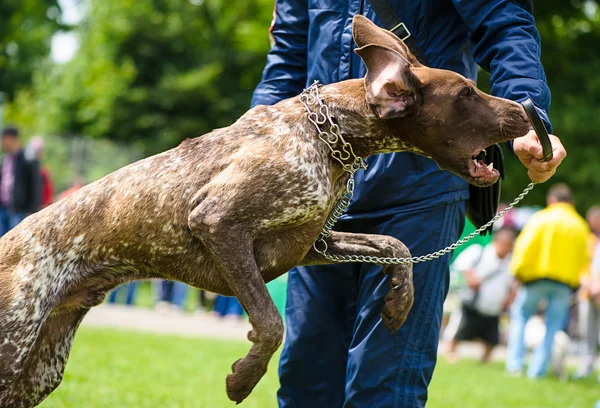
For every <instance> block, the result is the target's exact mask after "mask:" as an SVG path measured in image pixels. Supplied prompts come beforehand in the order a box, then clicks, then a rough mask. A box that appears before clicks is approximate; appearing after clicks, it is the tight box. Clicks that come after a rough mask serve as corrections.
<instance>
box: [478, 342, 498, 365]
mask: <svg viewBox="0 0 600 408" xmlns="http://www.w3.org/2000/svg"><path fill="white" fill-rule="evenodd" d="M494 347H496V346H495V345H494V344H490V343H486V342H485V341H484V342H483V355H482V356H481V363H482V364H487V363H489V362H490V360H491V358H492V352H493V351H494Z"/></svg>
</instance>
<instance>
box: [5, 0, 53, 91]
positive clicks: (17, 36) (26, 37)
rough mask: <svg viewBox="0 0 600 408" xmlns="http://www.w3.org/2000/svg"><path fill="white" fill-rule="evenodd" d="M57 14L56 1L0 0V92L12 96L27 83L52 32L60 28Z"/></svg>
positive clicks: (46, 46)
mask: <svg viewBox="0 0 600 408" xmlns="http://www.w3.org/2000/svg"><path fill="white" fill-rule="evenodd" d="M59 16H60V6H59V4H58V0H2V1H0V92H6V93H7V94H8V96H9V97H13V96H14V94H15V92H16V91H18V90H20V89H22V88H23V87H26V86H28V85H29V84H30V83H31V75H32V72H33V70H34V69H36V68H37V67H39V64H40V62H41V60H42V59H43V58H44V57H46V56H47V55H48V53H49V51H50V40H51V38H52V34H53V33H54V32H55V31H56V30H58V29H59V28H61V27H62V26H61V25H60V24H59V21H58V18H59ZM62 28H64V27H62Z"/></svg>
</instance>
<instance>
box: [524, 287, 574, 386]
mask: <svg viewBox="0 0 600 408" xmlns="http://www.w3.org/2000/svg"><path fill="white" fill-rule="evenodd" d="M540 283H543V284H544V285H545V286H546V287H547V300H548V304H547V305H546V311H545V313H544V323H545V324H546V334H545V335H544V339H543V341H542V342H541V343H540V344H539V345H538V346H537V347H536V348H535V350H534V352H533V356H532V358H531V362H530V364H529V368H528V370H527V376H528V377H529V378H538V377H543V376H544V375H546V371H547V369H548V361H549V360H550V356H551V355H552V345H553V344H554V335H555V334H556V332H558V331H559V330H561V329H562V328H563V327H564V323H565V320H566V318H567V315H568V314H569V303H570V301H571V294H572V290H571V289H570V288H569V287H567V286H565V285H562V284H560V283H555V282H540Z"/></svg>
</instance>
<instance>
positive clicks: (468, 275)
mask: <svg viewBox="0 0 600 408" xmlns="http://www.w3.org/2000/svg"><path fill="white" fill-rule="evenodd" d="M465 280H466V281H467V286H468V287H469V288H471V289H473V290H478V289H479V285H480V284H481V282H480V281H479V278H478V277H477V275H476V274H475V271H472V270H467V271H465Z"/></svg>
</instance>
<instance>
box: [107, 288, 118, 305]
mask: <svg viewBox="0 0 600 408" xmlns="http://www.w3.org/2000/svg"><path fill="white" fill-rule="evenodd" d="M119 288H120V286H117V287H116V288H114V289H113V290H112V291H111V292H110V295H108V303H112V304H114V303H117V295H118V294H119Z"/></svg>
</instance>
